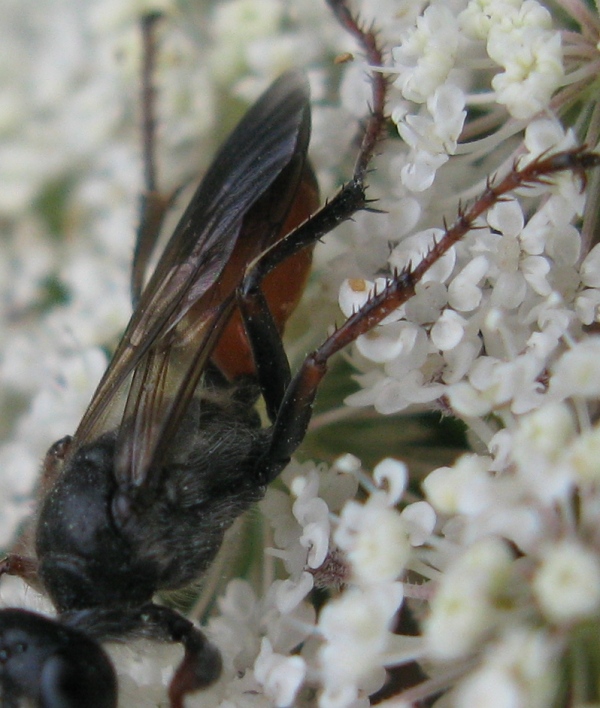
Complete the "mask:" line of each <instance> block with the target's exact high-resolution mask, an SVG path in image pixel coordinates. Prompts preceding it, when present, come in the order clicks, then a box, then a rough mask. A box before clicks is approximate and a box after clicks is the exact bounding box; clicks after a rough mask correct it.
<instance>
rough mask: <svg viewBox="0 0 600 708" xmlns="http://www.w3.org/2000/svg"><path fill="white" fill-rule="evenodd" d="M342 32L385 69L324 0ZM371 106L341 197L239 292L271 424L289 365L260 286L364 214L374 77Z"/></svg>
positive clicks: (378, 87)
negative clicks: (289, 261) (288, 261)
mask: <svg viewBox="0 0 600 708" xmlns="http://www.w3.org/2000/svg"><path fill="white" fill-rule="evenodd" d="M328 4H329V6H330V7H331V8H332V10H333V12H334V14H335V16H336V18H337V19H338V21H339V22H340V24H341V25H342V27H343V28H344V29H345V30H346V31H348V32H349V33H350V34H351V35H352V36H353V37H355V38H356V39H357V41H358V43H359V44H360V46H361V48H362V50H363V51H364V53H365V55H366V58H367V61H368V63H369V64H370V65H372V66H381V65H382V64H383V57H384V51H383V48H382V47H381V46H380V44H379V41H378V36H377V32H376V31H375V30H374V29H373V27H362V26H361V24H360V21H359V20H358V19H357V18H356V17H355V16H354V15H353V14H352V12H351V11H350V10H349V8H348V5H347V1H346V0H328ZM370 80H371V84H372V107H371V112H370V115H369V118H368V120H367V123H366V126H365V129H364V133H363V137H362V140H361V145H360V149H359V152H358V156H357V159H356V162H355V165H354V171H353V174H352V178H351V179H350V180H349V181H348V182H347V183H346V184H344V185H343V186H342V187H341V189H340V190H339V192H338V193H337V194H336V195H335V196H334V197H333V198H332V199H331V200H330V201H329V202H327V203H326V204H325V205H324V206H323V207H321V209H319V210H318V211H317V212H316V213H315V214H314V215H313V216H311V217H310V219H308V220H307V221H305V222H304V223H303V224H301V225H300V226H299V227H298V228H296V229H294V230H293V231H291V232H290V233H289V234H287V235H286V236H284V238H282V239H281V240H280V241H278V242H277V243H275V244H273V245H272V246H271V247H270V248H268V249H266V250H265V251H264V252H263V253H262V254H261V255H260V256H259V257H258V258H257V259H256V260H255V261H254V262H253V263H252V264H251V265H250V266H249V267H248V269H247V271H246V275H245V278H244V281H243V283H242V286H241V288H240V290H239V292H238V303H239V308H240V311H241V313H242V317H243V319H244V326H245V329H246V332H247V334H248V339H249V341H250V343H251V346H252V351H253V357H254V361H255V365H256V370H257V374H258V380H259V383H260V386H261V389H262V392H263V396H264V398H265V401H266V404H267V411H268V413H269V416H270V418H271V420H273V421H274V420H275V419H276V417H278V415H279V410H280V407H281V402H282V400H283V397H284V392H285V391H286V390H287V389H288V387H289V386H288V384H289V380H290V377H289V364H288V360H287V355H286V353H285V350H284V348H283V343H282V341H281V336H280V335H279V333H278V331H277V327H276V326H275V323H274V321H273V317H272V316H271V313H270V311H269V308H268V305H267V302H266V299H265V297H264V295H263V293H262V291H261V287H260V286H261V283H262V281H263V279H264V278H265V276H266V275H268V274H269V273H270V272H271V271H272V270H273V269H274V268H276V267H277V266H278V265H279V264H280V263H282V262H283V261H285V260H286V259H288V258H290V257H291V256H293V255H294V254H296V253H298V252H299V251H301V250H302V249H304V248H307V247H309V246H312V245H314V244H315V243H316V242H317V241H318V240H320V239H321V238H322V237H323V236H325V235H326V234H328V233H329V232H330V231H332V230H333V229H334V228H335V227H336V226H338V225H339V224H341V223H342V222H343V221H346V220H347V219H350V218H351V217H352V216H353V215H354V214H356V212H358V211H360V210H365V209H368V208H369V207H368V204H369V201H368V200H367V198H366V185H365V179H366V175H367V172H368V167H369V164H370V162H371V160H372V158H373V155H374V153H375V149H376V147H377V145H378V143H379V141H380V139H381V137H382V134H383V129H384V126H385V121H386V117H385V102H386V95H387V84H388V81H387V78H386V77H385V76H384V75H383V74H382V73H381V72H373V73H372V75H371V78H370Z"/></svg>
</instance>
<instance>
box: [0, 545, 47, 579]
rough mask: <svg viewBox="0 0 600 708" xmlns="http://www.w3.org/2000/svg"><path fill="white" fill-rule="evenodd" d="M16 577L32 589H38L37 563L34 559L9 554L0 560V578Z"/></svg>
mask: <svg viewBox="0 0 600 708" xmlns="http://www.w3.org/2000/svg"><path fill="white" fill-rule="evenodd" d="M1 575H16V576H17V577H19V578H23V580H24V581H25V582H26V583H27V584H28V585H31V586H32V587H36V586H37V587H39V585H40V583H39V581H38V563H37V561H36V560H35V558H29V557H28V556H20V555H18V554H17V553H10V554H9V555H7V556H5V557H4V558H2V559H1V560H0V576H1Z"/></svg>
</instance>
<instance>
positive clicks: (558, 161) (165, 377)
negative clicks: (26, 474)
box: [0, 0, 600, 708]
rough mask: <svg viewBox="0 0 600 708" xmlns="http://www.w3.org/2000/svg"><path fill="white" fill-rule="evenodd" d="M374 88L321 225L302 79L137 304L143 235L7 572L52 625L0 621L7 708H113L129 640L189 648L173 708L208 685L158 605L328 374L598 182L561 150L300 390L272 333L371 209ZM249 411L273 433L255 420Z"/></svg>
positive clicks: (176, 680)
mask: <svg viewBox="0 0 600 708" xmlns="http://www.w3.org/2000/svg"><path fill="white" fill-rule="evenodd" d="M328 3H329V5H330V6H331V7H332V9H333V11H334V13H335V15H336V17H337V18H338V20H339V21H340V23H341V24H342V26H343V27H344V28H345V29H347V30H348V31H350V32H351V33H352V34H353V35H355V37H356V38H357V39H358V41H359V43H360V44H361V46H362V49H363V51H364V52H365V53H366V55H367V58H368V61H369V63H370V64H371V65H375V66H381V65H382V64H383V55H382V49H381V48H380V47H379V45H378V43H377V39H376V35H375V33H374V32H373V31H371V30H366V29H363V28H361V26H360V25H359V23H358V22H357V20H356V18H355V17H354V16H353V15H352V13H351V12H350V11H349V9H348V7H347V5H346V0H328ZM371 82H372V90H373V97H372V105H371V113H370V116H369V118H368V120H367V122H366V126H365V128H364V132H363V137H362V143H361V146H360V148H359V153H358V158H357V161H356V164H355V168H354V173H353V175H352V177H351V179H350V180H349V181H348V182H347V183H346V184H344V185H343V186H342V188H341V189H340V190H339V192H338V193H337V194H336V195H335V196H334V197H333V198H332V199H331V200H330V201H329V202H327V203H326V204H325V205H324V206H322V207H320V208H319V207H318V190H317V187H316V182H315V179H314V175H313V172H312V170H311V167H310V165H309V163H308V161H307V151H308V144H309V137H310V107H309V93H308V87H307V83H306V79H305V78H304V76H303V74H302V73H301V72H298V71H290V72H287V73H285V74H284V75H283V76H281V77H280V78H279V79H277V80H276V81H275V82H274V83H273V84H272V85H271V87H270V88H268V89H267V91H266V92H265V93H264V94H263V95H262V97H261V98H259V100H258V101H257V103H256V104H255V105H254V106H253V107H252V108H250V110H249V111H248V113H247V114H246V115H245V116H244V117H243V118H242V120H241V122H240V123H239V125H238V126H237V128H236V129H235V130H234V131H233V133H232V134H231V135H230V137H229V138H228V139H227V141H226V142H225V144H224V145H223V147H222V148H221V149H220V151H219V152H218V154H217V156H216V157H215V159H214V162H213V164H212V166H211V167H210V168H209V170H208V172H207V174H206V175H205V177H204V179H203V181H202V182H201V184H200V186H199V187H198V189H197V191H196V193H195V194H194V196H193V197H192V199H191V201H190V203H189V205H188V207H187V209H186V210H185V212H184V214H183V216H182V217H181V220H180V221H179V223H178V225H177V226H176V228H175V230H174V232H173V235H172V236H171V239H170V241H169V242H168V244H167V246H166V247H165V249H164V251H163V253H162V255H161V257H160V259H159V261H158V264H157V266H156V268H155V270H154V272H153V273H152V275H151V277H150V278H149V280H148V282H147V283H146V284H145V286H143V287H142V285H141V283H142V280H143V278H142V277H141V275H140V273H142V272H143V271H145V268H146V264H147V260H148V252H149V251H151V250H152V246H153V241H154V236H153V235H151V236H150V237H149V243H150V246H148V233H149V232H148V231H147V230H146V231H144V229H141V230H140V236H139V241H138V247H137V248H136V256H135V259H134V269H133V270H134V277H133V281H134V286H133V291H134V296H135V299H136V300H137V305H136V308H135V310H134V313H133V315H132V317H131V320H130V322H129V324H128V325H127V328H126V330H125V333H124V335H123V338H122V340H121V342H120V344H119V345H118V347H117V349H116V352H115V354H114V356H113V359H112V361H111V363H110V364H109V367H108V369H107V371H106V373H105V374H104V376H103V378H102V380H101V381H100V384H99V386H98V388H97V390H96V392H95V394H94V396H93V398H92V401H91V403H90V405H89V407H88V409H87V410H86V412H85V414H84V416H83V419H82V420H81V423H80V424H79V427H78V428H77V430H76V432H75V433H74V435H73V436H68V437H66V438H63V439H62V440H59V441H58V442H57V443H55V444H54V445H53V446H52V447H51V448H50V450H49V451H48V453H47V456H46V460H45V464H44V479H43V487H44V490H45V493H44V495H43V498H42V499H41V501H40V505H39V510H38V513H37V517H36V530H35V558H29V557H24V556H18V555H12V556H9V557H8V558H6V559H5V560H4V562H3V564H2V566H1V567H0V572H4V573H12V574H16V575H21V576H22V577H24V578H26V579H28V580H31V579H32V578H34V579H35V582H37V583H38V584H39V585H40V586H41V587H42V588H43V590H44V591H45V592H46V593H47V594H48V595H49V597H50V598H51V600H52V602H53V603H54V605H55V607H56V610H57V613H58V617H57V619H56V620H52V619H48V618H45V617H42V616H40V615H37V614H35V613H32V612H28V611H25V610H16V609H6V610H2V611H0V686H1V688H2V699H3V705H4V706H5V707H6V708H13V707H15V708H16V707H17V706H18V705H19V703H20V701H22V700H23V699H26V700H28V701H29V702H30V703H33V704H34V705H37V706H43V707H44V708H75V707H77V706H84V705H85V706H87V707H89V708H114V706H116V704H117V693H118V691H117V685H116V679H115V671H114V668H113V666H112V664H111V662H110V660H109V659H108V657H107V655H106V654H105V652H104V650H103V649H102V647H101V642H105V641H110V640H115V639H121V640H122V639H126V638H128V637H148V638H151V639H156V640H158V641H167V642H178V643H181V644H182V645H183V647H184V650H185V653H184V657H183V660H182V662H181V664H180V665H179V666H178V668H177V669H176V671H175V675H174V677H173V679H172V681H171V684H170V687H169V700H170V704H171V707H172V708H181V707H182V706H183V700H184V697H185V696H186V695H187V694H188V693H190V692H193V691H197V690H199V689H201V688H203V687H206V686H209V685H210V684H212V683H213V682H214V681H216V680H217V679H218V677H219V675H220V672H221V657H220V654H219V651H218V649H217V648H216V647H214V646H213V645H212V644H211V643H210V642H209V641H208V639H207V638H206V637H205V635H204V634H203V632H202V631H201V630H200V629H199V628H198V627H196V626H195V625H194V624H192V622H190V621H189V620H187V619H186V618H185V617H183V616H182V615H181V614H179V613H178V612H177V611H175V610H173V609H170V608H168V607H164V606H161V605H158V604H156V603H154V602H153V598H154V597H155V595H156V594H157V593H158V592H160V591H165V590H174V589H178V588H181V587H185V586H187V585H189V584H190V583H192V582H193V581H196V580H197V579H198V578H199V577H201V576H202V575H203V573H205V571H206V570H207V569H208V567H209V566H210V564H211V562H212V561H213V559H214V557H215V555H216V554H217V552H218V550H219V548H220V546H221V544H222V542H223V536H224V533H225V531H226V530H227V529H228V528H229V527H230V526H231V524H232V523H233V521H234V520H235V519H236V518H237V517H238V516H239V515H240V514H241V513H242V512H243V511H245V510H246V509H247V508H248V507H250V506H251V505H252V504H253V503H255V502H256V501H257V500H259V499H260V498H261V497H262V496H263V494H264V492H265V489H266V486H267V485H268V484H269V483H270V482H271V481H273V480H274V479H275V478H276V477H277V476H278V475H279V474H280V472H281V471H282V469H283V468H284V467H285V466H286V464H287V463H288V461H289V460H290V457H291V455H292V454H293V453H294V451H295V450H296V448H297V447H298V446H299V444H300V443H301V442H302V440H303V438H304V436H305V433H306V429H307V426H308V423H309V421H310V417H311V411H312V406H313V401H314V398H315V396H316V393H317V389H318V387H319V384H320V381H321V380H322V378H323V376H324V375H325V372H326V369H327V362H328V360H329V359H330V357H331V356H333V355H334V354H335V353H336V352H338V351H339V350H341V349H342V348H343V347H345V346H346V345H348V344H349V343H351V342H352V341H354V340H355V339H356V338H357V337H358V336H359V335H361V334H364V333H366V332H368V331H369V330H370V329H371V328H373V327H374V326H376V325H377V324H378V323H379V322H381V320H382V319H384V318H385V317H386V316H387V315H388V314H389V313H390V312H392V311H393V310H394V309H396V308H397V307H398V306H399V305H401V304H402V303H403V302H405V301H406V300H407V299H408V298H410V297H411V296H412V295H413V294H414V288H415V285H416V283H417V282H418V281H419V279H420V278H422V276H423V275H424V273H425V272H426V270H427V269H428V268H429V267H430V266H431V265H432V264H433V263H434V262H435V261H436V260H437V259H439V257H440V256H441V255H442V254H443V253H444V252H445V251H446V250H448V248H450V247H451V246H452V244H453V243H456V241H457V240H458V239H459V238H461V237H462V236H463V235H464V234H465V233H466V232H467V231H468V230H469V229H470V228H471V227H472V226H473V223H474V221H475V219H476V217H477V216H478V215H479V214H480V213H481V211H483V209H485V208H489V207H490V206H491V205H492V204H493V203H494V202H495V201H497V200H498V199H500V198H501V196H502V195H503V194H505V193H506V192H507V191H509V190H512V189H514V188H515V187H517V186H520V185H523V184H528V183H532V182H535V181H539V180H540V179H542V178H545V176H546V175H548V174H550V173H551V172H554V171H559V170H565V169H568V170H579V171H581V170H583V169H587V168H589V167H593V166H595V165H597V164H599V160H600V158H598V156H594V155H592V154H590V153H586V152H583V151H571V152H569V153H562V154H559V155H558V156H554V157H545V158H543V159H540V160H538V161H534V162H532V163H530V164H529V165H528V166H527V167H526V168H524V169H523V170H521V171H517V170H516V168H515V170H513V172H512V173H511V174H510V175H509V177H508V178H506V179H505V180H503V181H502V182H500V183H499V184H498V185H493V184H491V183H490V184H489V185H488V188H487V190H486V193H485V194H484V196H483V197H481V198H480V200H478V202H477V204H476V205H475V207H473V209H471V210H470V211H464V212H462V213H461V214H460V216H459V219H458V221H457V222H456V224H455V225H454V226H453V227H450V228H448V229H447V230H446V234H445V236H444V238H443V239H442V240H441V241H440V242H438V243H437V244H436V245H435V247H434V248H433V249H432V250H431V251H430V253H428V254H427V255H426V256H425V257H424V258H423V260H422V261H421V262H420V263H418V264H416V265H415V266H414V267H409V268H407V269H406V270H405V271H403V272H401V273H394V274H392V276H391V278H390V280H389V282H388V285H387V286H386V287H385V288H383V289H382V290H381V291H380V292H377V293H375V294H374V295H373V296H372V297H371V298H370V300H369V301H368V302H367V303H366V304H365V305H364V306H363V307H362V308H361V309H360V310H358V311H357V312H356V313H355V314H354V315H353V316H352V317H350V318H349V320H347V322H346V323H344V324H343V325H342V326H341V327H340V328H339V329H337V330H336V331H335V332H334V333H333V334H332V335H330V336H329V337H328V338H327V339H326V340H325V342H324V344H322V345H321V346H320V347H319V348H318V349H317V350H316V351H315V352H313V353H312V354H310V355H308V356H307V357H306V359H305V360H304V362H303V363H302V365H301V366H300V368H299V370H298V372H297V373H296V374H295V375H294V376H292V374H291V371H290V366H289V363H288V360H287V357H286V354H285V351H284V348H283V344H282V339H281V333H282V330H283V326H284V324H285V322H286V319H287V318H288V316H289V314H290V312H291V311H292V309H293V308H294V306H295V305H296V303H297V302H298V300H299V298H300V295H301V292H302V289H303V286H304V283H305V280H306V277H307V273H308V269H309V267H310V260H311V257H310V253H311V248H312V246H314V244H315V243H316V242H317V241H318V240H319V239H320V238H321V237H322V236H325V235H326V234H327V233H328V232H330V231H331V230H332V229H333V228H335V227H336V226H338V225H339V224H340V223H341V222H343V221H344V220H347V219H349V218H351V217H352V216H353V215H354V214H355V213H356V212H358V211H359V210H364V209H369V208H371V207H370V206H369V201H368V199H367V197H366V187H365V177H366V174H367V170H368V166H369V163H370V161H371V159H372V157H373V154H374V151H375V149H376V146H377V144H378V142H379V140H380V138H381V134H382V132H383V128H384V126H385V120H386V119H385V97H386V87H387V81H386V79H385V77H384V76H383V74H381V73H374V74H373V76H372V78H371ZM150 233H151V234H152V229H151V230H150ZM260 396H262V398H263V399H264V402H265V404H266V411H267V414H268V416H269V419H270V424H269V425H268V427H266V428H263V427H262V426H261V421H260V417H259V415H258V413H257V412H256V410H255V404H256V402H257V399H258V398H259V397H260Z"/></svg>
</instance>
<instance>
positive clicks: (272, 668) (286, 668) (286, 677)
mask: <svg viewBox="0 0 600 708" xmlns="http://www.w3.org/2000/svg"><path fill="white" fill-rule="evenodd" d="M305 675H306V664H305V662H304V660H303V659H302V657H300V656H283V655H282V654H275V653H274V652H273V647H272V646H271V642H269V640H268V639H267V638H266V637H265V638H263V640H262V642H261V647H260V654H259V655H258V657H257V658H256V662H255V663H254V676H255V678H256V680H257V681H258V682H259V683H260V684H261V685H262V686H263V688H264V690H265V693H266V694H267V696H268V697H269V698H270V699H271V700H272V701H273V704H274V705H275V706H277V708H285V707H286V706H291V705H292V704H293V703H294V699H295V697H296V694H297V693H298V690H299V689H300V686H301V685H302V682H303V681H304V677H305Z"/></svg>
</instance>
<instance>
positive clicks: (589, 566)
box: [533, 540, 600, 622]
mask: <svg viewBox="0 0 600 708" xmlns="http://www.w3.org/2000/svg"><path fill="white" fill-rule="evenodd" d="M533 589H534V592H535V595H536V597H537V600H538V602H539V604H540V607H541V610H542V612H543V613H544V614H545V615H546V616H547V617H548V619H550V620H551V621H555V622H573V621H578V620H582V619H585V618H587V617H590V616H592V615H595V614H597V612H598V610H599V609H600V562H599V561H598V557H597V555H596V553H594V552H593V551H591V550H589V549H587V548H585V547H584V546H583V545H582V544H581V543H579V542H577V541H575V540H565V541H562V542H560V543H558V544H555V545H551V546H548V547H547V548H546V549H545V551H544V553H543V555H542V562H541V565H540V567H539V568H538V570H537V573H536V575H535V578H534V579H533Z"/></svg>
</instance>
